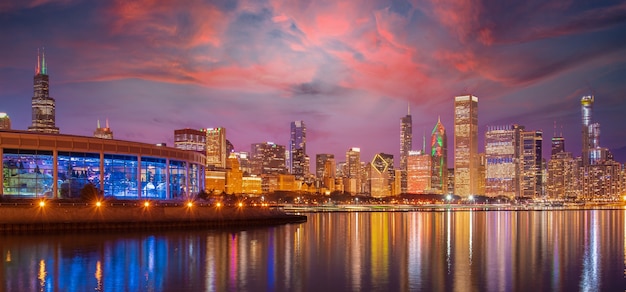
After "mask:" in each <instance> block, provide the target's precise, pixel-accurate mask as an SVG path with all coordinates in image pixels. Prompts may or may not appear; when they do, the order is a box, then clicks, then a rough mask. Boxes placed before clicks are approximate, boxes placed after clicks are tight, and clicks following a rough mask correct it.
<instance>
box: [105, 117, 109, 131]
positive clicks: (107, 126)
mask: <svg viewBox="0 0 626 292" xmlns="http://www.w3.org/2000/svg"><path fill="white" fill-rule="evenodd" d="M105 121H106V128H107V129H108V128H109V118H106V120H105Z"/></svg>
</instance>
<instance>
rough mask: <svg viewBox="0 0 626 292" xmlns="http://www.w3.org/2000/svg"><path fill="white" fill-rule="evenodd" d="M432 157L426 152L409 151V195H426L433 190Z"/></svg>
mask: <svg viewBox="0 0 626 292" xmlns="http://www.w3.org/2000/svg"><path fill="white" fill-rule="evenodd" d="M432 161H433V160H432V156H431V155H429V154H428V153H426V152H424V151H413V150H412V151H409V157H408V160H407V190H406V192H407V193H409V194H424V193H426V192H428V191H430V189H431V180H432V176H433V174H432V173H431V171H432V166H431V164H432Z"/></svg>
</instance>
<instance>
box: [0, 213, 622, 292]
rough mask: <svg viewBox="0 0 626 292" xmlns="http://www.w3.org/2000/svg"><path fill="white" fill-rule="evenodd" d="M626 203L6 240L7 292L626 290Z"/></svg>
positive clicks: (0, 285) (0, 247) (0, 269)
mask: <svg viewBox="0 0 626 292" xmlns="http://www.w3.org/2000/svg"><path fill="white" fill-rule="evenodd" d="M625 220H626V218H625V216H624V210H586V211H463V212H445V211H444V212H395V213H315V214H308V222H307V223H304V224H292V225H282V226H275V227H268V228H255V229H247V230H241V229H239V230H217V231H216V230H200V231H185V232H182V231H181V232H152V233H106V234H102V233H100V234H96V233H90V234H67V235H28V236H26V235H11V236H2V237H0V241H1V244H0V254H1V256H2V260H3V263H2V265H0V291H624V289H626V285H625V275H626V270H625V267H626V258H625V256H624V253H625V250H626V245H625V242H626V240H625V236H626V232H625V228H626V224H625V222H624V221H625Z"/></svg>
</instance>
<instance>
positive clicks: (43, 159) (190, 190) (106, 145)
mask: <svg viewBox="0 0 626 292" xmlns="http://www.w3.org/2000/svg"><path fill="white" fill-rule="evenodd" d="M0 157H2V165H0V171H1V173H2V176H0V185H1V186H2V187H1V188H0V195H2V196H10V197H24V198H34V197H45V198H77V197H79V196H80V192H81V190H82V189H83V188H84V187H85V185H87V184H92V185H93V186H95V187H96V189H98V190H99V191H100V192H101V193H102V194H104V196H109V197H115V198H126V199H139V198H151V199H185V198H188V197H190V196H192V195H195V194H197V193H198V192H199V191H200V190H202V189H204V171H205V165H206V157H205V155H204V154H203V153H198V152H194V151H184V150H180V149H176V148H170V147H162V146H156V145H152V144H145V143H139V142H129V141H121V140H110V139H100V138H94V137H83V136H73V135H61V134H49V133H36V132H31V131H11V130H0Z"/></svg>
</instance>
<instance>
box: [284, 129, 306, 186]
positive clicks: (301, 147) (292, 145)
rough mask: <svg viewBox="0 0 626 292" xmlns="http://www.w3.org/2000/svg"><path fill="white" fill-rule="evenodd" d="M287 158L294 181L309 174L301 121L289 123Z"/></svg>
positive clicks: (304, 130) (304, 131) (304, 134)
mask: <svg viewBox="0 0 626 292" xmlns="http://www.w3.org/2000/svg"><path fill="white" fill-rule="evenodd" d="M288 158H289V160H288V162H287V165H288V168H289V172H290V173H291V174H293V175H294V176H295V177H296V179H302V178H304V176H306V175H307V174H308V173H309V169H308V166H309V165H308V163H307V162H308V156H307V154H306V126H305V124H304V122H303V121H294V122H291V132H290V139H289V156H288Z"/></svg>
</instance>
